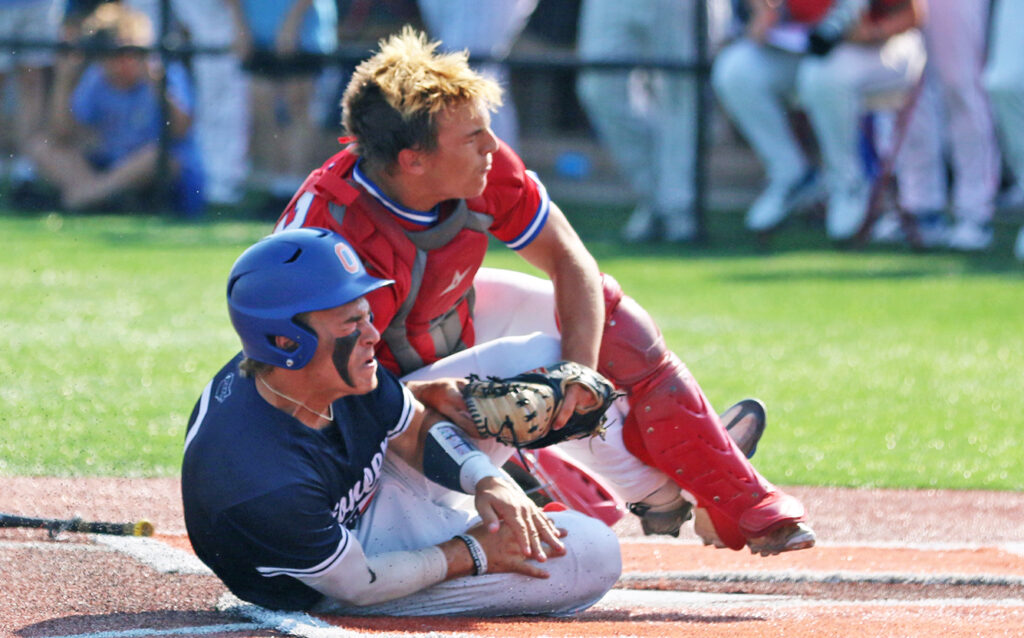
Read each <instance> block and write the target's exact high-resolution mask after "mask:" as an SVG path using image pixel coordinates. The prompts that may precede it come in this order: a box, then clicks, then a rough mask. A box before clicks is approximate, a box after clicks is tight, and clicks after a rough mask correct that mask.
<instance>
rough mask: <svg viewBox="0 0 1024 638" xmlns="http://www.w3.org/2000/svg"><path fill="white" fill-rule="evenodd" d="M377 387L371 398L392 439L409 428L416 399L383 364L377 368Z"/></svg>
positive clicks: (414, 410)
mask: <svg viewBox="0 0 1024 638" xmlns="http://www.w3.org/2000/svg"><path fill="white" fill-rule="evenodd" d="M377 381H378V383H377V389H376V390H374V392H373V393H372V395H371V396H372V398H373V400H374V402H375V403H376V404H377V406H378V407H377V410H378V414H380V415H381V421H382V422H383V423H385V424H387V426H388V431H387V432H388V438H389V439H393V438H395V437H396V436H399V435H400V434H402V433H403V432H405V431H406V430H407V429H408V428H409V424H410V423H412V419H413V417H414V416H415V415H416V404H417V401H416V399H415V398H414V397H413V396H412V393H411V392H409V389H408V388H406V387H405V385H403V384H402V382H401V381H399V380H398V378H397V377H396V376H395V375H394V374H392V373H391V372H390V371H388V370H386V369H385V368H384V366H380V367H379V368H378V370H377Z"/></svg>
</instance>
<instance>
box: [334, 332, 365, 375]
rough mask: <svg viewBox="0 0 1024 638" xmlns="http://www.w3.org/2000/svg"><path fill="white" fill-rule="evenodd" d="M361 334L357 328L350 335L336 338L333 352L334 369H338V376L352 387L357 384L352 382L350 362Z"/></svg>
mask: <svg viewBox="0 0 1024 638" xmlns="http://www.w3.org/2000/svg"><path fill="white" fill-rule="evenodd" d="M360 334H361V333H360V331H359V330H355V331H353V332H352V334H350V335H347V336H344V337H338V338H336V339H335V340H334V352H333V353H331V361H333V362H334V369H335V370H337V371H338V376H340V377H341V380H342V381H344V382H345V383H347V384H348V385H349V386H352V387H355V384H354V383H352V376H351V375H350V374H349V372H348V364H349V361H350V360H351V359H352V351H353V350H355V347H356V343H357V342H358V341H359V336H360Z"/></svg>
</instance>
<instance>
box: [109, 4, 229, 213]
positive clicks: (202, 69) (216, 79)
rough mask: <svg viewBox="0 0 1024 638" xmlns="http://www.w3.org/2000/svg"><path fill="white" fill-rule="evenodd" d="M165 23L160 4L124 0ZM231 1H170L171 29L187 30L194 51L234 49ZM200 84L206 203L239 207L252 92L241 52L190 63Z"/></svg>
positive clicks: (198, 117)
mask: <svg viewBox="0 0 1024 638" xmlns="http://www.w3.org/2000/svg"><path fill="white" fill-rule="evenodd" d="M121 2H122V3H123V4H127V5H129V6H131V7H134V8H136V9H138V10H140V11H142V12H143V13H145V14H146V15H147V16H149V19H150V20H151V21H152V22H153V29H154V32H155V33H157V34H161V33H163V32H164V31H163V29H162V28H161V27H162V25H161V24H160V19H161V16H160V10H161V9H160V5H161V0H121ZM228 2H229V0H170V9H171V25H168V29H167V31H168V32H173V31H174V30H175V27H177V26H180V27H182V28H183V29H184V30H185V32H186V36H187V37H188V39H189V42H190V44H191V45H192V46H194V47H200V48H209V49H225V48H229V47H231V46H232V45H233V44H235V29H234V24H235V23H234V21H233V19H232V15H231V9H230V8H229V6H228ZM189 68H190V70H191V72H192V80H193V82H194V85H195V93H196V105H195V118H194V119H195V123H194V129H195V135H196V141H197V143H198V144H199V152H200V154H201V157H202V161H203V169H204V170H205V173H206V174H205V178H206V180H205V183H206V200H207V201H208V202H210V203H211V204H221V205H234V204H238V203H239V202H240V201H241V199H242V196H243V194H244V193H245V186H246V180H247V178H248V175H249V166H248V162H249V158H248V151H249V89H248V84H247V83H248V79H247V78H246V76H245V74H244V73H243V72H242V60H241V57H239V55H238V51H237V50H233V51H231V52H230V53H224V54H217V55H213V54H203V53H200V54H196V55H193V56H192V57H191V59H190V60H189Z"/></svg>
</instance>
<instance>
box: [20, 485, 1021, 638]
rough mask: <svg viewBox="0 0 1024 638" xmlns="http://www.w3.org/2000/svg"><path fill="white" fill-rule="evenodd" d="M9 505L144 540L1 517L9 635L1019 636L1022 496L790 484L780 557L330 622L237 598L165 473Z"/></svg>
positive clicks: (651, 546) (628, 546) (685, 560)
mask: <svg viewBox="0 0 1024 638" xmlns="http://www.w3.org/2000/svg"><path fill="white" fill-rule="evenodd" d="M0 488H2V489H0V511H2V512H10V513H17V514H22V515H30V516H46V517H71V516H76V515H77V516H81V517H83V518H87V519H94V520H114V521H121V520H124V521H128V520H134V519H137V518H139V517H145V518H147V519H149V520H150V521H152V522H153V523H154V524H155V526H156V528H157V536H155V537H154V538H152V539H122V538H118V537H100V536H87V535H82V534H64V535H62V536H61V537H60V538H59V539H58V540H50V539H49V538H48V535H47V533H46V532H45V531H43V530H30V529H0V583H2V588H0V636H4V637H6V636H12V637H19V638H36V637H38V638H54V637H58V636H60V637H64V636H81V638H86V637H88V638H122V637H123V638H129V637H131V638H135V637H138V636H199V635H204V636H221V635H223V636H273V635H295V636H311V637H312V636H317V637H320V636H323V637H325V638H333V637H339V638H349V637H365V636H403V637H406V636H419V635H429V636H434V637H436V638H448V637H454V636H460V637H469V636H472V637H476V636H494V637H509V636H551V637H562V636H565V637H569V636H578V637H591V636H594V637H597V636H677V635H700V636H754V637H758V636H796V637H801V636H852V635H856V636H943V637H944V638H954V637H959V636H1021V635H1024V629H1022V627H1024V494H1017V493H997V492H951V491H902V490H882V491H869V490H844V489H820V488H800V487H793V488H790V491H791V492H792V493H794V494H795V495H796V496H798V497H799V498H801V499H802V500H803V501H804V503H805V504H806V505H807V508H808V511H809V512H810V513H811V522H812V523H813V525H814V527H815V530H816V531H817V532H818V535H819V542H820V545H819V547H816V548H814V549H812V550H808V551H803V552H796V553H793V554H790V555H783V556H777V557H772V558H767V559H766V558H759V557H754V556H751V555H749V554H747V553H743V552H731V551H727V550H713V549H710V548H704V547H700V546H699V545H698V544H696V543H695V542H694V540H693V535H692V533H691V532H689V530H684V533H683V535H682V536H683V538H681V539H679V540H674V539H664V538H660V537H659V538H657V539H649V538H644V537H642V536H641V535H640V533H639V528H638V525H637V524H636V522H635V521H634V520H633V519H632V517H627V518H626V519H624V520H623V521H622V522H620V523H619V524H618V525H617V526H616V531H617V533H618V534H619V535H620V537H621V538H622V539H623V558H624V564H625V570H624V574H623V578H622V579H621V580H620V582H619V584H618V586H617V587H616V589H614V590H613V591H612V592H611V593H610V594H609V595H608V596H607V597H606V598H605V599H604V600H603V601H601V602H600V603H599V604H598V605H597V606H595V607H594V608H592V609H590V610H588V611H587V612H585V613H583V614H581V615H579V616H578V617H576V618H573V619H549V618H521V617H519V618H507V619H476V618H454V619H441V618H410V619H394V618H364V619H356V618H336V617H313V616H309V615H306V614H279V613H274V612H269V611H267V610H263V609H260V608H256V607H253V606H251V605H245V604H242V603H240V602H239V601H237V600H235V599H233V598H231V597H230V596H229V595H227V592H226V590H225V589H224V587H223V586H222V585H221V584H220V583H219V582H218V581H217V579H216V578H215V577H213V576H212V575H210V574H209V573H208V572H207V571H206V570H205V569H204V568H203V566H202V565H201V564H200V563H199V562H198V561H197V560H196V559H195V557H194V556H193V555H192V554H191V551H190V548H189V545H188V541H187V539H186V538H185V537H184V526H183V522H182V515H181V506H180V501H179V498H178V485H177V481H176V480H173V479H145V480H132V479H53V478H42V479H35V478H21V477H3V478H0Z"/></svg>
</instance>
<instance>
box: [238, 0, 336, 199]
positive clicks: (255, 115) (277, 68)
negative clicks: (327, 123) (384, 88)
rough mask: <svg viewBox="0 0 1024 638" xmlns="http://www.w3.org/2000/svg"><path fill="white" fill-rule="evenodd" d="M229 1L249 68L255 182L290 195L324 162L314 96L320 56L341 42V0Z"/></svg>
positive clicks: (271, 191)
mask: <svg viewBox="0 0 1024 638" xmlns="http://www.w3.org/2000/svg"><path fill="white" fill-rule="evenodd" d="M225 1H226V2H227V4H228V6H229V8H230V9H231V15H232V18H233V25H234V26H233V28H234V31H235V36H236V50H237V51H239V53H240V54H241V55H242V58H243V59H244V60H245V69H246V70H247V71H248V72H249V73H250V85H249V90H250V97H251V102H250V104H251V114H252V121H251V127H250V135H251V136H250V148H251V155H252V160H253V164H254V166H253V173H252V177H253V183H254V184H256V185H258V186H260V187H262V188H266V189H267V191H268V193H269V194H270V195H271V197H273V198H274V199H275V200H278V199H279V200H283V202H286V201H287V200H288V199H289V198H291V196H292V193H294V192H295V190H296V189H298V187H299V186H300V185H301V184H302V180H303V179H304V178H305V176H306V174H307V173H308V172H309V171H310V169H311V168H312V167H315V166H316V163H317V159H316V155H315V153H316V148H317V147H316V138H317V126H316V123H315V121H314V118H313V108H314V100H313V97H314V92H315V89H316V80H317V79H318V77H319V76H320V72H321V70H322V69H323V66H324V60H323V58H322V57H321V56H322V55H323V54H326V53H331V52H333V51H334V50H335V49H336V47H337V7H336V5H335V2H334V0H291V1H285V0H225ZM283 202H282V203H281V205H283Z"/></svg>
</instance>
